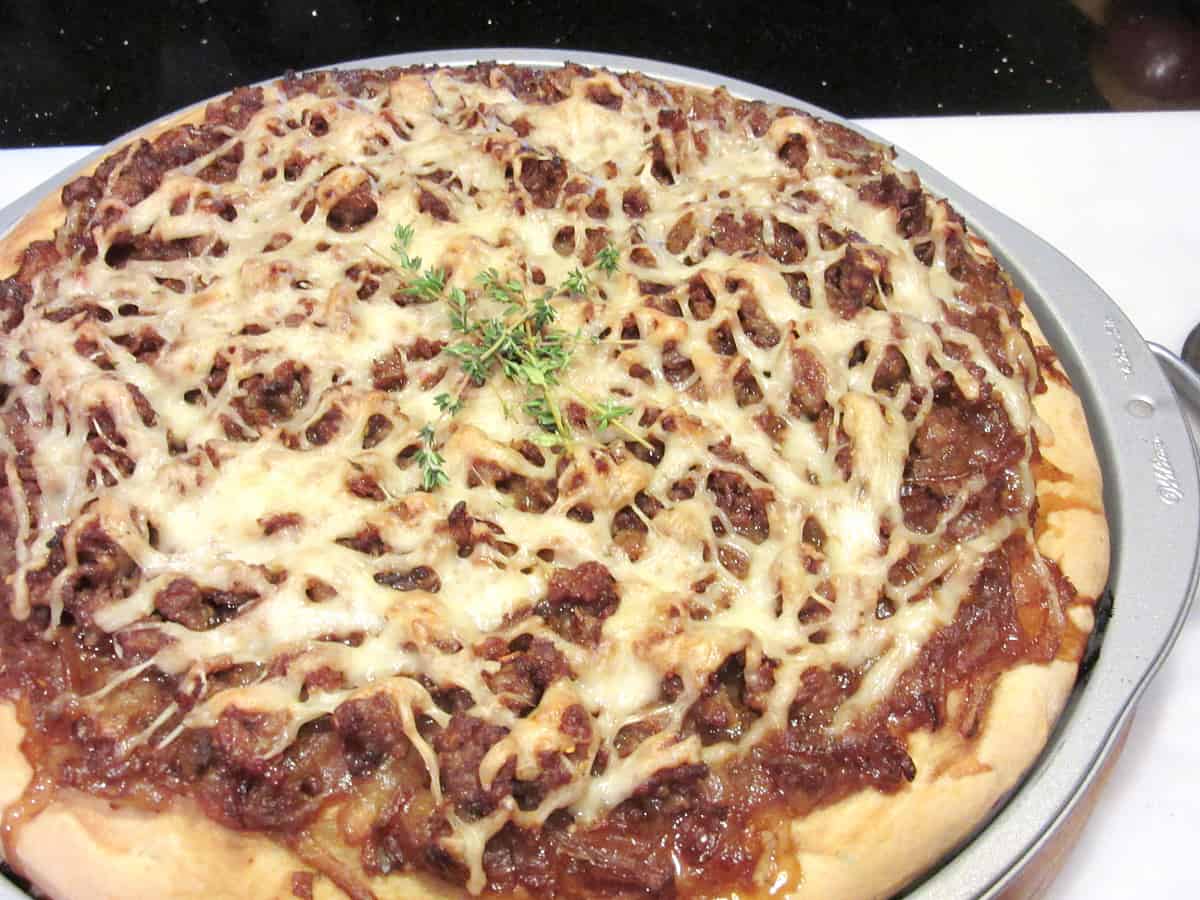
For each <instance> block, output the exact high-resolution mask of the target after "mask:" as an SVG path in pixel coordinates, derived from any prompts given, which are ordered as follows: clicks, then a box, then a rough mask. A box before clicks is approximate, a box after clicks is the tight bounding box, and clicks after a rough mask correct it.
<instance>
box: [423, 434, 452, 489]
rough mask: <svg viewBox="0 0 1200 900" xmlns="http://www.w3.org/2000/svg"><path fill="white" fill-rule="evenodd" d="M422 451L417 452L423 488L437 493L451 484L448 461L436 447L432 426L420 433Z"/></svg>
mask: <svg viewBox="0 0 1200 900" xmlns="http://www.w3.org/2000/svg"><path fill="white" fill-rule="evenodd" d="M418 433H419V435H420V437H421V449H420V450H418V451H417V456H416V459H417V465H419V466H420V467H421V487H422V488H423V489H425V490H427V491H435V490H437V489H438V488H439V487H441V486H442V485H443V484H449V483H450V476H449V475H447V474H446V468H445V465H446V460H445V458H444V457H443V456H442V454H440V453H439V452H438V451H437V449H436V448H435V447H434V441H435V440H436V437H437V435H436V433H435V431H434V428H433V426H432V425H430V424H426V425H425V427H423V428H422V429H421V430H420V432H418Z"/></svg>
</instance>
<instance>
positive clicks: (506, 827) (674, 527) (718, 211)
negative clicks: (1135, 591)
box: [0, 64, 1108, 900]
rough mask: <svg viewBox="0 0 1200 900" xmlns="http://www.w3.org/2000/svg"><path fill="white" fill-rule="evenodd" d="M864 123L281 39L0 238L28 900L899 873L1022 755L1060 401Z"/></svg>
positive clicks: (8, 773) (1072, 597)
mask: <svg viewBox="0 0 1200 900" xmlns="http://www.w3.org/2000/svg"><path fill="white" fill-rule="evenodd" d="M893 156H894V154H893V152H892V151H891V150H890V149H889V148H886V147H882V146H879V145H878V144H876V143H873V142H871V141H869V140H867V139H866V138H864V137H862V136H860V135H858V134H857V133H855V132H853V131H851V130H849V129H847V128H845V127H843V126H842V125H839V124H836V123H832V122H828V121H823V120H821V119H818V118H814V117H813V116H811V115H808V114H806V113H803V112H799V111H797V110H793V109H787V108H782V107H776V106H772V105H769V104H764V103H761V102H749V101H745V100H741V99H737V98H735V97H733V96H731V95H730V94H729V93H727V92H726V91H724V90H720V89H718V90H707V89H700V88H696V87H688V86H682V85H678V84H672V83H667V82H662V81H658V80H655V79H652V78H649V77H646V76H643V75H639V74H636V73H628V74H615V73H613V72H609V71H604V70H597V69H587V68H583V67H580V66H575V65H566V66H562V67H554V68H527V67H516V66H506V65H496V64H480V65H472V66H466V67H458V68H439V67H414V68H403V69H388V70H384V71H374V70H363V71H336V72H318V73H313V74H304V75H290V76H288V77H285V78H283V79H282V80H280V81H278V82H275V83H273V84H270V85H267V86H263V87H254V88H244V89H239V90H236V91H234V92H233V93H232V94H231V95H229V96H227V97H224V98H223V99H220V100H217V101H214V102H212V103H209V104H207V105H206V106H204V107H202V108H197V109H194V110H190V111H188V112H186V113H184V114H183V115H181V116H180V117H178V118H176V119H175V120H173V121H171V122H168V123H167V124H164V125H160V126H156V127H155V128H154V129H152V130H150V131H148V132H147V133H145V134H144V136H143V137H141V138H138V139H136V140H133V141H131V142H129V143H127V144H126V145H124V146H122V147H121V148H120V149H118V150H117V151H115V152H114V153H112V154H110V155H109V156H107V157H106V158H105V159H104V160H103V161H102V162H100V163H99V164H98V165H96V166H95V167H94V169H92V170H91V171H88V172H86V173H83V174H80V175H79V176H78V177H77V178H75V180H73V181H71V182H70V183H69V184H67V185H66V187H65V188H63V190H62V192H61V195H60V196H57V197H50V198H47V200H46V201H45V202H44V203H43V204H42V205H41V206H40V207H39V208H38V209H37V210H36V211H35V212H34V213H32V214H31V215H30V216H29V217H28V218H27V219H26V220H25V221H24V222H23V223H22V224H21V225H20V226H18V228H17V229H16V230H15V231H14V232H12V233H11V234H10V235H8V236H7V237H6V238H4V243H3V244H2V245H0V260H2V264H0V275H4V276H5V278H4V280H3V281H0V319H2V322H0V324H2V327H3V330H4V333H5V336H4V338H3V341H2V343H0V367H2V372H3V374H2V377H0V400H2V405H0V415H2V416H3V422H4V429H3V432H2V433H3V442H2V445H0V463H2V465H0V479H2V482H0V485H2V487H3V490H2V491H0V530H2V538H0V566H2V571H3V574H4V578H3V582H2V585H3V587H2V591H3V596H2V598H0V648H2V650H0V652H2V656H0V660H2V661H0V697H2V700H3V703H2V705H0V806H2V807H3V809H4V828H3V853H4V858H5V860H6V861H7V865H8V866H9V867H10V868H11V870H12V871H13V872H15V873H17V874H18V875H20V876H21V877H23V878H24V879H27V880H28V882H29V883H31V884H32V885H33V886H34V888H36V889H37V890H38V891H40V892H41V893H43V894H45V895H47V896H50V897H53V898H57V900H77V898H99V897H119V898H136V897H147V898H149V897H154V898H159V897H167V896H172V897H174V896H180V897H183V896H238V897H254V898H259V897H261V898H268V897H269V898H278V897H299V898H312V897H319V898H325V897H330V898H331V897H350V898H356V900H360V898H380V900H383V898H392V897H411V896H414V895H438V896H466V895H479V894H494V895H499V896H535V895H554V896H564V897H584V896H642V895H651V896H674V895H679V896H722V895H731V894H735V893H736V895H737V896H740V897H749V896H766V895H772V896H791V897H804V898H808V897H821V898H831V897H833V898H865V897H883V896H887V895H889V894H892V893H893V892H895V891H897V890H900V889H902V888H903V887H904V886H905V885H906V884H909V883H910V882H911V881H912V880H913V879H914V878H916V877H917V876H919V875H920V874H921V873H922V872H924V871H926V870H927V869H928V868H929V867H930V866H932V865H933V864H935V863H936V862H937V861H938V859H939V858H941V857H942V856H943V855H945V854H946V853H947V852H949V851H950V850H952V849H953V848H954V847H955V846H956V845H957V844H958V843H960V842H961V841H963V840H964V839H965V838H966V837H967V836H969V834H970V833H971V831H972V830H973V829H974V828H975V827H976V826H977V825H978V824H979V823H981V822H982V821H984V820H985V819H986V817H987V816H988V814H989V813H990V812H991V811H993V810H994V809H995V807H996V806H997V804H999V803H1000V802H1001V801H1002V800H1003V798H1004V797H1005V796H1006V794H1007V793H1008V792H1009V791H1010V790H1011V789H1013V787H1014V786H1015V785H1016V784H1017V783H1018V781H1019V779H1020V777H1021V775H1022V773H1023V772H1024V771H1025V770H1026V768H1027V767H1028V766H1029V765H1030V763H1031V762H1032V760H1034V759H1035V758H1036V756H1037V754H1038V753H1039V751H1040V750H1041V748H1042V747H1043V746H1044V744H1045V742H1046V740H1047V736H1048V734H1049V732H1050V730H1051V729H1052V727H1053V726H1054V723H1055V720H1056V718H1057V717H1058V715H1059V713H1060V712H1061V710H1062V708H1063V705H1064V703H1065V701H1066V699H1067V697H1068V695H1069V693H1070V691H1071V689H1072V686H1073V684H1074V680H1075V677H1076V673H1077V668H1078V663H1079V661H1080V659H1081V656H1082V654H1083V652H1084V649H1085V645H1086V644H1087V642H1088V639H1089V634H1090V632H1091V629H1092V625H1093V614H1092V606H1093V603H1094V601H1095V599H1096V597H1097V595H1098V594H1099V593H1100V591H1101V590H1102V588H1103V585H1104V581H1105V577H1106V572H1107V566H1108V544H1107V540H1108V537H1107V528H1106V524H1105V518H1104V511H1103V506H1102V500H1101V476H1100V470H1099V467H1098V464H1097V461H1096V457H1095V454H1094V452H1093V449H1092V445H1091V441H1090V439H1089V436H1088V430H1087V424H1086V421H1085V419H1084V415H1083V411H1082V407H1081V405H1080V402H1079V400H1078V398H1077V396H1076V394H1075V392H1074V391H1073V390H1072V387H1071V383H1070V381H1069V379H1068V377H1067V376H1066V374H1065V373H1064V372H1063V370H1062V368H1061V367H1060V365H1059V364H1058V361H1057V358H1056V356H1055V354H1054V352H1053V350H1052V349H1051V348H1050V347H1049V346H1047V343H1046V341H1045V339H1044V337H1043V336H1042V334H1041V332H1040V331H1039V329H1038V327H1037V323H1036V322H1035V321H1034V318H1033V316H1032V315H1031V313H1030V311H1029V309H1028V308H1027V307H1026V305H1025V303H1024V301H1023V299H1022V297H1021V295H1020V293H1019V291H1018V290H1017V289H1016V288H1015V287H1014V285H1013V284H1012V282H1011V281H1010V279H1009V278H1008V277H1007V276H1006V275H1005V274H1004V272H1002V271H1001V268H1000V266H999V265H998V264H997V262H996V261H995V259H994V258H993V256H992V255H991V253H990V252H989V250H988V247H987V245H986V243H985V242H984V241H983V240H982V239H980V238H979V237H978V236H976V235H974V234H973V233H972V232H971V231H970V230H969V229H968V228H967V226H966V224H965V222H964V220H963V219H962V217H961V216H959V215H958V214H957V213H956V212H955V211H954V209H953V208H952V207H951V206H950V205H949V204H948V203H947V202H946V201H945V200H942V199H938V198H936V197H933V196H931V195H930V194H929V193H928V192H926V191H925V190H924V189H923V187H922V185H921V183H920V180H919V179H918V177H917V176H916V175H914V174H913V173H911V172H906V171H903V170H901V169H898V168H897V167H896V166H895V165H894V163H893Z"/></svg>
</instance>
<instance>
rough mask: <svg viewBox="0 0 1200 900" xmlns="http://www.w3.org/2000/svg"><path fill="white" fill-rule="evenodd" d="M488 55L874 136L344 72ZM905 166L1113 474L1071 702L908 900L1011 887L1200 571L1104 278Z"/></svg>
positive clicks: (1157, 404) (1161, 383) (25, 204)
mask: <svg viewBox="0 0 1200 900" xmlns="http://www.w3.org/2000/svg"><path fill="white" fill-rule="evenodd" d="M483 60H496V61H499V62H511V63H520V64H526V65H557V64H560V63H563V62H567V61H571V62H576V63H580V64H582V65H587V66H597V67H599V66H603V67H607V68H609V69H613V70H617V71H624V70H636V71H640V72H644V73H646V74H647V75H650V76H652V77H658V78H663V79H668V80H671V81H677V82H682V83H685V84H692V85H697V86H702V87H708V88H714V87H718V86H724V87H725V88H726V89H728V90H729V91H730V93H732V94H734V95H736V96H740V97H745V98H747V99H757V100H763V101H766V102H769V103H777V104H782V105H785V106H790V107H795V108H798V109H802V110H805V111H808V112H811V113H813V114H814V115H818V116H821V117H823V118H826V119H829V120H832V121H835V122H841V123H843V124H845V125H848V126H849V127H852V128H855V129H856V130H858V131H860V132H863V133H866V134H868V135H870V132H868V131H864V129H861V128H859V127H858V126H857V125H854V124H853V123H851V122H849V121H847V120H846V119H843V118H842V117H840V116H837V115H835V114H833V113H830V112H828V111H827V110H824V109H821V108H819V107H816V106H813V105H812V104H810V103H805V102H804V101H802V100H797V99H795V98H793V97H788V96H786V95H784V94H781V93H778V92H776V91H772V90H768V89H765V88H761V87H758V86H757V85H753V84H749V83H746V82H742V81H736V80H733V79H729V78H724V77H722V76H720V75H717V74H714V73H711V72H706V71H703V70H700V69H692V68H686V67H683V66H677V65H672V64H668V63H662V62H657V61H654V60H648V59H639V58H635V57H627V56H615V55H610V54H603V53H585V52H565V51H559V50H533V49H513V48H485V49H471V50H441V51H432V52H428V53H409V54H401V55H394V56H381V57H374V58H371V59H364V60H357V61H353V62H345V63H340V64H337V65H336V66H335V68H357V67H383V66H393V65H395V66H405V65H420V64H430V65H432V64H445V65H455V64H467V63H472V62H477V61H483ZM174 115H176V114H172V116H174ZM166 118H168V117H164V119H166ZM134 136H136V135H126V136H124V137H122V138H119V139H117V140H116V141H114V142H112V143H111V144H109V145H107V146H105V147H103V148H101V149H100V150H98V151H96V152H95V153H94V154H92V155H90V156H89V157H87V158H85V159H84V160H82V161H81V162H79V163H76V164H74V165H72V166H71V168H70V170H69V171H66V172H63V173H61V174H60V175H58V176H56V177H54V178H52V179H50V180H48V181H46V182H45V183H43V184H42V185H40V186H39V187H37V188H35V189H34V190H33V191H31V192H30V193H28V194H26V195H25V196H24V197H22V198H20V199H19V200H17V201H16V202H15V203H13V204H11V205H10V206H8V207H6V208H4V209H3V210H0V235H2V234H3V233H5V232H6V231H7V230H8V229H9V228H11V227H12V225H14V224H15V223H16V222H17V221H19V220H20V219H21V217H23V216H24V215H25V214H26V213H28V212H29V211H30V210H31V209H32V208H33V206H34V205H35V204H36V202H37V201H38V200H40V199H41V198H42V197H44V196H45V195H46V194H47V193H49V192H50V191H52V190H57V189H58V188H60V187H61V186H62V185H63V184H65V183H66V182H67V181H68V180H69V178H70V177H71V176H72V174H73V173H74V172H76V171H78V170H79V169H80V168H81V167H83V166H87V165H88V164H90V163H92V162H94V161H96V160H97V159H99V158H100V157H102V156H104V155H105V154H107V153H110V152H112V150H113V149H115V148H116V147H117V146H119V145H120V144H121V143H123V142H124V141H126V140H128V139H129V138H130V137H134ZM876 140H882V139H880V138H878V137H876ZM884 143H887V142H886V141H884ZM897 162H898V163H899V164H900V165H901V166H904V167H906V168H909V169H912V170H914V171H915V172H917V173H918V174H919V175H920V176H921V179H922V180H923V181H924V182H925V184H926V185H927V186H928V187H929V188H930V189H931V190H932V191H933V192H934V193H935V194H940V195H942V196H945V197H946V198H948V199H949V200H950V201H951V203H953V204H954V206H955V207H957V209H958V210H959V212H961V213H962V214H963V215H964V216H965V217H966V219H967V221H968V223H969V224H970V225H971V227H972V228H974V230H975V231H976V232H977V233H979V234H980V235H982V236H983V237H984V238H985V239H986V240H987V241H988V243H989V244H990V245H991V248H992V251H993V252H994V254H995V255H996V257H997V259H998V260H999V261H1000V263H1001V264H1002V265H1003V266H1004V267H1005V269H1006V270H1007V271H1008V272H1009V273H1010V274H1011V276H1012V278H1013V280H1014V282H1015V283H1016V285H1017V286H1018V287H1019V288H1020V289H1021V290H1022V291H1023V292H1024V294H1025V297H1026V299H1027V301H1028V303H1029V306H1030V307H1031V308H1032V310H1033V312H1034V314H1035V315H1036V316H1037V319H1038V322H1039V324H1040V325H1041V326H1042V328H1043V330H1044V331H1045V332H1046V336H1047V338H1048V339H1049V341H1050V343H1051V345H1052V346H1054V348H1055V350H1056V351H1057V353H1058V355H1059V357H1060V359H1061V362H1062V365H1063V368H1064V369H1065V370H1066V372H1067V373H1068V374H1069V375H1070V377H1071V381H1072V382H1073V383H1074V385H1075V388H1076V390H1077V391H1078V393H1079V395H1080V396H1081V398H1082V400H1083V404H1084V408H1085V409H1086V411H1087V417H1088V421H1089V423H1090V426H1091V430H1092V437H1093V440H1094V443H1095V447H1096V452H1097V454H1098V456H1099V458H1100V464H1101V467H1102V469H1103V472H1104V480H1105V490H1104V501H1105V506H1106V508H1107V511H1108V520H1109V528H1110V533H1111V538H1112V564H1111V575H1110V579H1109V588H1108V591H1107V592H1106V594H1105V596H1104V597H1103V598H1101V602H1100V609H1099V610H1098V611H1099V613H1100V614H1099V615H1098V618H1097V629H1096V632H1095V634H1094V635H1093V640H1092V645H1091V646H1090V647H1089V650H1088V653H1087V654H1086V655H1085V658H1084V662H1083V665H1082V667H1081V673H1080V677H1079V681H1078V683H1077V684H1076V687H1075V691H1074V693H1073V694H1072V696H1071V699H1070V701H1069V703H1068V706H1067V709H1066V711H1065V713H1064V714H1063V716H1062V718H1061V719H1060V720H1059V723H1058V725H1057V727H1056V729H1055V732H1054V733H1053V735H1052V736H1051V739H1050V741H1049V743H1048V745H1047V747H1046V748H1045V750H1044V751H1043V753H1042V755H1041V756H1040V757H1039V759H1038V761H1037V762H1036V763H1035V765H1034V766H1033V768H1032V769H1031V771H1030V772H1029V773H1028V774H1027V775H1026V777H1025V779H1024V780H1023V781H1022V783H1021V784H1020V785H1019V786H1018V787H1017V788H1016V789H1015V790H1014V791H1013V792H1012V794H1011V795H1010V796H1009V797H1008V798H1007V799H1006V801H1005V802H1004V803H1002V804H999V805H998V808H997V810H996V811H995V813H994V815H993V816H992V818H991V820H990V821H989V822H988V823H986V825H984V826H983V827H981V828H980V829H978V830H977V831H976V832H975V834H974V835H973V836H971V837H969V838H968V839H967V840H966V841H965V842H964V843H963V844H962V845H961V846H960V847H959V848H958V850H957V852H955V853H954V854H953V855H952V856H950V857H949V858H948V859H947V860H946V861H944V862H943V863H942V864H941V865H940V866H939V867H938V868H937V869H936V870H934V871H933V872H931V873H930V874H928V875H927V876H926V877H925V878H924V879H923V880H922V881H920V882H919V883H918V884H916V885H914V886H913V887H911V888H910V889H909V890H908V892H907V895H906V896H908V897H909V898H910V900H935V898H937V900H941V898H946V900H950V898H954V900H963V898H968V897H972V898H992V897H997V896H998V895H999V894H1000V893H1001V892H1002V891H1003V890H1004V889H1005V888H1006V887H1007V886H1009V885H1011V884H1012V882H1013V881H1014V879H1015V878H1016V877H1017V875H1018V873H1019V872H1020V871H1021V869H1022V868H1023V867H1024V866H1025V865H1026V864H1027V863H1028V862H1029V861H1030V860H1031V859H1032V858H1033V857H1034V855H1035V854H1036V853H1037V852H1038V851H1039V849H1041V847H1042V846H1043V845H1044V844H1045V843H1046V841H1048V840H1049V839H1050V837H1051V836H1052V835H1053V834H1054V832H1055V829H1056V828H1057V827H1058V826H1060V825H1061V824H1062V823H1063V822H1064V821H1065V820H1066V818H1067V817H1068V816H1069V815H1070V813H1071V812H1072V810H1073V809H1074V808H1075V805H1076V803H1077V802H1078V801H1079V800H1080V798H1081V796H1082V795H1083V793H1084V791H1085V789H1086V788H1087V787H1088V786H1089V784H1090V783H1091V781H1092V780H1093V778H1094V777H1095V776H1096V773H1097V772H1098V771H1099V769H1100V767H1101V764H1102V763H1103V762H1104V761H1105V760H1106V758H1108V757H1109V755H1110V754H1111V753H1112V752H1113V749H1114V746H1115V745H1116V742H1117V738H1118V736H1119V734H1120V732H1121V731H1122V728H1123V726H1124V725H1125V724H1126V723H1127V722H1128V720H1129V718H1130V715H1131V713H1132V711H1133V707H1134V704H1135V702H1136V701H1137V699H1138V697H1139V696H1141V694H1142V692H1143V690H1145V687H1146V685H1147V683H1148V682H1149V680H1150V678H1151V677H1152V676H1153V675H1154V673H1155V672H1156V671H1157V670H1158V668H1159V666H1160V665H1161V664H1162V661H1163V659H1164V658H1165V656H1166V654H1167V652H1168V651H1169V650H1170V648H1171V646H1172V644H1173V643H1174V641H1175V638H1176V636H1177V635H1178V633H1179V629H1180V627H1181V626H1182V624H1183V621H1184V619H1185V617H1186V615H1187V611H1188V608H1189V606H1190V605H1191V600H1192V595H1193V592H1194V590H1195V587H1196V582H1197V555H1198V550H1200V528H1198V527H1197V523H1198V521H1200V456H1198V454H1197V451H1196V448H1195V446H1194V445H1193V442H1192V439H1191V436H1190V433H1189V430H1188V427H1187V425H1186V423H1185V420H1184V416H1183V413H1182V410H1181V407H1180V403H1179V401H1178V399H1177V398H1176V395H1175V393H1174V391H1173V390H1172V388H1171V384H1170V383H1169V381H1168V380H1167V378H1166V376H1165V375H1164V373H1163V371H1162V370H1161V369H1160V368H1159V366H1158V364H1157V363H1156V360H1155V356H1154V354H1153V353H1152V351H1151V348H1150V347H1149V346H1148V345H1147V343H1146V342H1145V341H1144V340H1143V339H1142V337H1141V336H1140V335H1139V334H1138V332H1137V330H1136V329H1135V328H1134V327H1133V324H1132V323H1131V322H1130V321H1129V319H1127V318H1126V316H1125V315H1124V313H1122V312H1121V310H1120V308H1119V307H1118V306H1117V305H1116V304H1115V303H1114V302H1113V301H1112V300H1111V299H1109V297H1108V296H1106V295H1105V294H1104V292H1103V291H1101V290H1100V288H1099V287H1098V286H1097V285H1096V284H1095V282H1093V281H1092V280H1091V279H1090V278H1089V277H1088V276H1087V275H1086V274H1085V273H1084V272H1083V271H1082V270H1080V269H1079V268H1077V267H1076V266H1075V265H1074V264H1073V263H1071V262H1070V260H1068V259H1067V258H1066V257H1065V256H1063V255H1062V254H1061V253H1059V252H1058V251H1056V250H1055V249H1054V248H1052V247H1051V246H1050V245H1049V244H1047V243H1046V242H1045V241H1043V240H1041V239H1040V238H1039V237H1037V236H1036V235H1034V234H1032V233H1031V232H1029V231H1027V230H1026V229H1025V228H1023V227H1021V226H1020V225H1018V224H1017V223H1016V222H1014V221H1012V220H1011V219H1009V218H1008V217H1007V216H1005V215H1004V214H1002V213H1000V212H999V211H997V210H995V209H993V208H992V207H990V206H988V205H987V204H986V203H984V202H983V201H981V200H979V199H978V198H976V197H974V196H972V195H971V194H970V193H968V192H967V191H965V190H963V189H962V188H961V187H959V186H958V185H956V184H955V183H953V182H952V181H950V180H949V179H948V178H945V177H943V176H942V175H940V174H939V173H938V172H937V171H935V170H934V169H932V168H930V167H929V166H927V165H925V164H924V163H922V162H921V161H920V160H919V159H917V158H916V157H914V156H912V155H910V154H908V153H905V152H904V151H903V150H899V151H898V159H897ZM1146 523H1154V527H1153V528H1148V527H1146ZM21 896H22V895H21V894H20V893H19V892H18V891H17V889H16V888H15V887H12V886H9V885H7V884H4V883H0V898H6V897H12V898H19V897H21Z"/></svg>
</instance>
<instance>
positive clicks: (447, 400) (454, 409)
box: [433, 393, 466, 416]
mask: <svg viewBox="0 0 1200 900" xmlns="http://www.w3.org/2000/svg"><path fill="white" fill-rule="evenodd" d="M465 402H466V401H464V400H463V398H462V397H461V396H458V397H451V396H450V395H449V394H444V393H443V394H438V395H437V396H436V397H434V398H433V405H434V406H436V407H437V408H438V409H440V410H441V411H442V412H444V413H445V414H446V415H448V416H453V415H457V414H458V412H459V410H461V409H462V408H463V404H464V403H465Z"/></svg>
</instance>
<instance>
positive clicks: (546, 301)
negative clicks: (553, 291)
mask: <svg viewBox="0 0 1200 900" xmlns="http://www.w3.org/2000/svg"><path fill="white" fill-rule="evenodd" d="M557 318H558V310H556V309H555V308H554V307H553V306H551V305H550V294H548V293H547V294H542V296H540V297H538V298H537V299H536V300H534V301H533V329H534V331H541V330H542V329H544V328H545V327H546V326H547V325H549V324H550V323H551V322H553V321H554V320H555V319H557Z"/></svg>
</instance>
